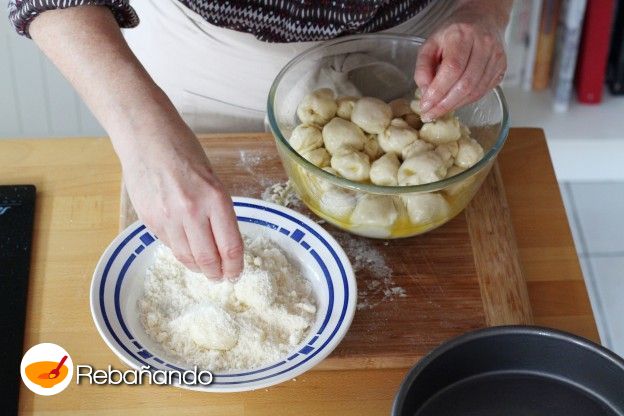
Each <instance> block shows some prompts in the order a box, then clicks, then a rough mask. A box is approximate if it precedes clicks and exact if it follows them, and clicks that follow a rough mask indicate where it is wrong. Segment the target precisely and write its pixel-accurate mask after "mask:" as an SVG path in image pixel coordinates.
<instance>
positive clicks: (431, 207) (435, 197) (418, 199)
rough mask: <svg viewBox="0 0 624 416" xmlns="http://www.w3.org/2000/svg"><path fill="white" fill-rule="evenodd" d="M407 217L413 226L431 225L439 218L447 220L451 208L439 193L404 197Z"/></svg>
mask: <svg viewBox="0 0 624 416" xmlns="http://www.w3.org/2000/svg"><path fill="white" fill-rule="evenodd" d="M403 201H404V202H405V207H406V208H407V215H408V216H409V219H410V221H411V222H412V223H413V224H426V223H431V222H432V221H433V220H435V219H437V218H446V217H448V216H449V214H450V207H449V205H448V203H447V202H446V200H445V199H444V197H442V195H440V194H437V193H428V194H413V195H408V196H404V197H403Z"/></svg>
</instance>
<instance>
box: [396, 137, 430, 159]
mask: <svg viewBox="0 0 624 416" xmlns="http://www.w3.org/2000/svg"><path fill="white" fill-rule="evenodd" d="M430 150H433V145H432V144H431V143H427V142H426V141H424V140H420V139H418V140H416V141H414V142H413V143H410V144H409V145H407V146H405V147H404V148H403V149H402V150H401V158H403V160H407V159H409V158H410V157H412V156H416V155H417V154H419V153H426V152H428V151H430Z"/></svg>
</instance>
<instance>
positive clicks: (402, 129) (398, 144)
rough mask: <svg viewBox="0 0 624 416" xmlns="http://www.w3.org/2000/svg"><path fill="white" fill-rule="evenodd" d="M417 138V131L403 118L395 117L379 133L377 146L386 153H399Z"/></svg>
mask: <svg viewBox="0 0 624 416" xmlns="http://www.w3.org/2000/svg"><path fill="white" fill-rule="evenodd" d="M416 140H418V132H417V131H416V130H414V129H413V128H411V127H410V126H409V125H408V124H407V123H406V122H405V120H403V119H400V118H395V119H393V120H392V121H391V122H390V126H388V128H387V129H386V130H384V132H383V133H381V134H380V135H379V146H380V147H381V148H382V149H383V151H384V152H386V153H395V154H397V155H400V154H401V151H402V150H403V148H405V147H406V146H408V145H410V144H411V143H413V142H415V141H416Z"/></svg>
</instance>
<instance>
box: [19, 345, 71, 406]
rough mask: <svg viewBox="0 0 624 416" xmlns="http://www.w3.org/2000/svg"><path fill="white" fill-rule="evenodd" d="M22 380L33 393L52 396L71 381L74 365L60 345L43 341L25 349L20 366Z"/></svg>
mask: <svg viewBox="0 0 624 416" xmlns="http://www.w3.org/2000/svg"><path fill="white" fill-rule="evenodd" d="M20 372H21V374H22V381H23V382H24V384H25V385H26V387H28V388H29V389H30V390H31V391H32V392H33V393H36V394H40V395H43V396H52V395H54V394H58V393H60V392H62V391H63V390H65V389H66V388H67V386H69V383H71V379H72V376H73V374H74V365H73V362H72V359H71V357H70V356H69V354H68V353H67V351H65V350H64V349H63V348H62V347H60V346H58V345H56V344H51V343H43V344H37V345H35V346H33V347H32V348H30V349H29V350H28V351H26V354H24V358H22V364H21V366H20Z"/></svg>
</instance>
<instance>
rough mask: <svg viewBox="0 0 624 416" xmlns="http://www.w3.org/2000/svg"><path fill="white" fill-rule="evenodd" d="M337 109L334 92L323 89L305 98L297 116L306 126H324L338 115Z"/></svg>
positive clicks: (300, 104) (298, 108)
mask: <svg viewBox="0 0 624 416" xmlns="http://www.w3.org/2000/svg"><path fill="white" fill-rule="evenodd" d="M337 109H338V105H337V104H336V101H335V100H334V92H333V91H332V90H331V89H329V88H321V89H320V90H316V91H314V92H312V93H311V94H308V95H306V96H305V97H303V100H301V102H300V103H299V107H297V116H298V117H299V120H301V122H302V123H304V124H316V125H319V126H323V125H325V124H326V123H327V122H329V120H331V119H332V118H333V117H334V116H335V115H336V110H337Z"/></svg>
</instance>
